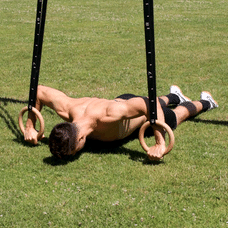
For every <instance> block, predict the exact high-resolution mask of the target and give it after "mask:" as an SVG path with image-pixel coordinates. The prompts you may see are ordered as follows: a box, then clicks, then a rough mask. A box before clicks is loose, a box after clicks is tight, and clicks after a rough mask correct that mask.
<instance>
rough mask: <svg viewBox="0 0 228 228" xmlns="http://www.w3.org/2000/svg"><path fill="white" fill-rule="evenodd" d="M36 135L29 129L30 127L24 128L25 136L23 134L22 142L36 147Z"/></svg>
mask: <svg viewBox="0 0 228 228" xmlns="http://www.w3.org/2000/svg"><path fill="white" fill-rule="evenodd" d="M37 135H38V132H37V131H36V130H35V129H34V128H31V127H30V128H26V129H25V134H24V140H25V141H26V142H29V143H32V144H34V145H37V143H38V139H37ZM42 138H44V135H43V136H42ZM42 138H41V139H42Z"/></svg>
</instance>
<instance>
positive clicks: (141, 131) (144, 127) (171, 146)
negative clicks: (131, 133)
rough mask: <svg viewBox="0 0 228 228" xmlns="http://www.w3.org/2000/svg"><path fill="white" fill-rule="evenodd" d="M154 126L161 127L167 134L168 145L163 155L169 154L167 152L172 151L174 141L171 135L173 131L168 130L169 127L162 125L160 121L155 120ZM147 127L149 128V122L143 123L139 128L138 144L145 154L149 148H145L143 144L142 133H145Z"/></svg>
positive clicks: (145, 145)
mask: <svg viewBox="0 0 228 228" xmlns="http://www.w3.org/2000/svg"><path fill="white" fill-rule="evenodd" d="M155 124H156V125H158V126H161V127H163V128H164V130H165V131H166V132H168V135H169V145H168V146H167V147H166V150H165V153H164V155H165V154H167V153H169V152H170V151H171V150H172V148H173V146H174V141H175V138H174V134H173V131H172V129H171V128H170V126H169V125H168V124H166V123H164V122H161V121H159V120H156V121H155ZM149 126H151V124H150V121H147V122H145V123H144V124H143V125H142V126H141V128H140V131H139V142H140V144H141V146H142V148H143V149H144V150H145V151H146V152H148V151H149V149H150V148H149V147H148V146H147V144H146V143H145V140H144V133H145V130H146V129H147V128H148V127H149Z"/></svg>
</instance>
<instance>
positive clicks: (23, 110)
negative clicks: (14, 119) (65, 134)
mask: <svg viewBox="0 0 228 228" xmlns="http://www.w3.org/2000/svg"><path fill="white" fill-rule="evenodd" d="M26 111H28V107H24V108H22V109H21V111H20V113H19V117H18V122H19V127H20V129H21V132H22V133H23V135H24V134H25V128H24V124H23V115H24V113H25V112H26ZM31 111H32V112H33V113H34V114H35V115H36V116H37V117H38V119H39V121H40V130H39V132H38V134H37V140H40V139H41V138H42V136H43V134H44V119H43V116H42V115H41V113H40V112H39V111H38V110H37V109H36V108H34V107H32V110H31Z"/></svg>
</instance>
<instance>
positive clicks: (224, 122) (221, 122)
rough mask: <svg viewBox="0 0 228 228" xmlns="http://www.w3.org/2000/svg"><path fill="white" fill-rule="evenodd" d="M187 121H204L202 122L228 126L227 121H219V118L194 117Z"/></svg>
mask: <svg viewBox="0 0 228 228" xmlns="http://www.w3.org/2000/svg"><path fill="white" fill-rule="evenodd" d="M188 121H192V122H195V123H204V124H213V125H224V126H227V127H228V121H223V120H222V121H221V120H203V119H198V118H197V119H194V118H190V119H188Z"/></svg>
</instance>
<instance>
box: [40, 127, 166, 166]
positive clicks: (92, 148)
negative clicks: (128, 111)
mask: <svg viewBox="0 0 228 228" xmlns="http://www.w3.org/2000/svg"><path fill="white" fill-rule="evenodd" d="M138 131H139V130H136V131H135V132H134V133H133V134H131V135H130V136H128V137H127V138H125V139H122V140H118V141H114V142H101V141H98V140H91V139H88V140H87V142H86V144H85V147H84V148H83V149H82V150H81V151H79V152H78V153H76V155H74V156H67V157H66V158H64V159H59V158H56V157H54V156H53V155H52V156H49V157H47V158H44V159H43V161H44V163H46V164H49V165H52V166H59V165H66V164H68V163H70V162H74V161H75V160H78V159H79V158H80V156H81V155H82V154H85V153H92V154H100V155H102V154H103V155H105V154H124V155H126V156H129V159H131V160H133V161H135V162H141V163H143V164H144V165H159V164H161V163H164V161H163V160H161V161H151V160H149V159H148V157H147V155H146V152H140V151H137V150H131V149H128V148H126V147H124V145H126V144H127V143H129V142H131V141H133V140H137V139H138ZM152 134H153V131H152V129H151V130H147V131H146V132H145V137H150V136H151V135H152ZM142 150H143V149H142Z"/></svg>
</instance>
